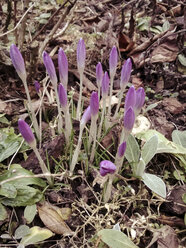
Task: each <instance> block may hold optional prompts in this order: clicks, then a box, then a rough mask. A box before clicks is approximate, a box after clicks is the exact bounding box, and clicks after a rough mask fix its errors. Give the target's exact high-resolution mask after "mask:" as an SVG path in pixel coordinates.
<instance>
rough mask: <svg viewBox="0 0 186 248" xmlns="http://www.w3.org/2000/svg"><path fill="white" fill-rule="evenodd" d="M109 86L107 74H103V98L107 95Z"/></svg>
mask: <svg viewBox="0 0 186 248" xmlns="http://www.w3.org/2000/svg"><path fill="white" fill-rule="evenodd" d="M109 84H110V80H109V76H108V73H107V72H105V74H104V76H103V80H102V85H101V87H102V96H103V97H106V96H107V95H108V91H109Z"/></svg>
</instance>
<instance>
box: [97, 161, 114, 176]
mask: <svg viewBox="0 0 186 248" xmlns="http://www.w3.org/2000/svg"><path fill="white" fill-rule="evenodd" d="M115 171H116V166H115V164H113V163H112V162H111V161H109V160H103V161H101V163H100V175H101V176H105V175H107V174H108V173H109V174H113V173H114V172H115Z"/></svg>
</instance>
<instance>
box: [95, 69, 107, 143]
mask: <svg viewBox="0 0 186 248" xmlns="http://www.w3.org/2000/svg"><path fill="white" fill-rule="evenodd" d="M109 84H110V80H109V76H108V73H107V72H105V74H104V76H103V79H102V84H101V89H102V102H103V109H102V112H101V121H100V124H99V129H98V135H97V139H99V138H100V136H101V131H102V126H103V121H104V116H105V112H106V98H107V96H108V91H109Z"/></svg>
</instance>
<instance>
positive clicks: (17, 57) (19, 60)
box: [10, 44, 26, 81]
mask: <svg viewBox="0 0 186 248" xmlns="http://www.w3.org/2000/svg"><path fill="white" fill-rule="evenodd" d="M10 58H11V60H12V64H13V66H14V68H15V70H16V71H17V74H18V75H19V77H20V78H21V80H23V81H26V70H25V63H24V60H23V57H22V55H21V53H20V51H19V49H18V47H16V45H14V44H12V45H11V46H10Z"/></svg>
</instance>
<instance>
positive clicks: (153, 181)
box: [142, 173, 166, 198]
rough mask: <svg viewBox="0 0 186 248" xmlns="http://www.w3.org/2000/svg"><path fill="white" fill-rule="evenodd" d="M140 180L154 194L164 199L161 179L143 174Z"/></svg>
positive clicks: (163, 184)
mask: <svg viewBox="0 0 186 248" xmlns="http://www.w3.org/2000/svg"><path fill="white" fill-rule="evenodd" d="M142 178H143V182H144V184H145V185H146V186H147V187H148V188H149V189H151V190H152V191H153V192H154V193H156V194H158V195H159V196H161V197H163V198H165V197H166V186H165V183H164V181H163V180H162V179H161V178H159V177H157V176H155V175H153V174H149V173H144V174H143V175H142Z"/></svg>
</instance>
